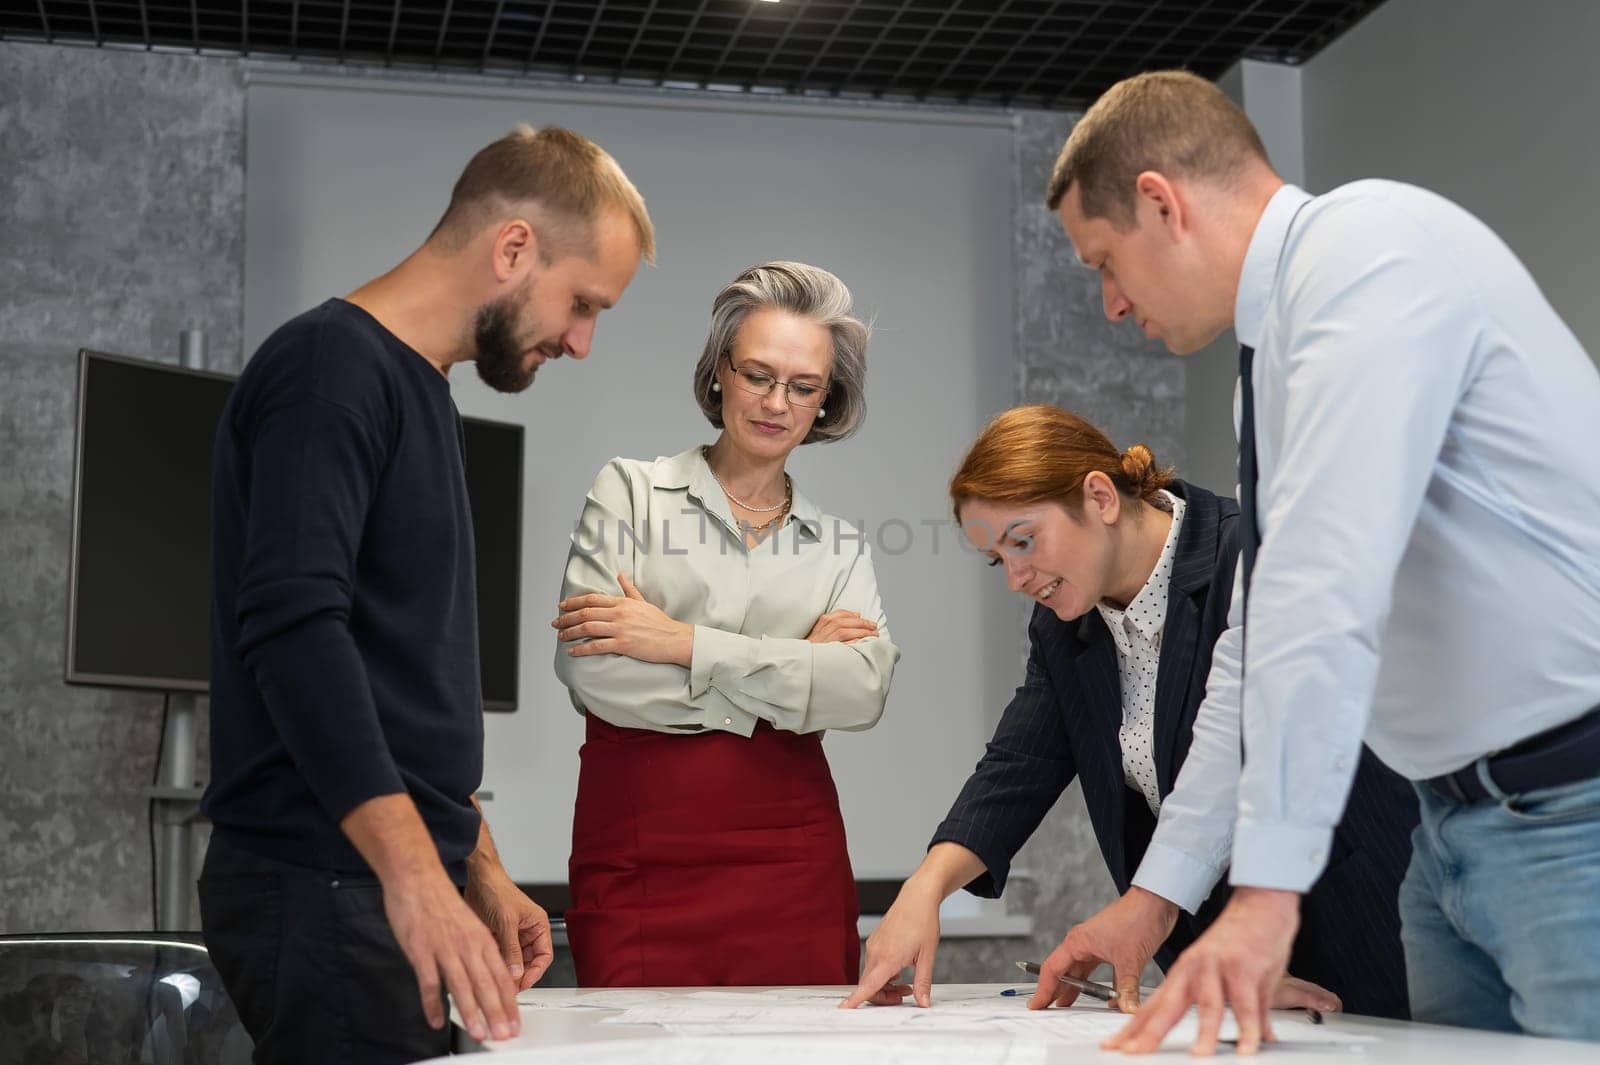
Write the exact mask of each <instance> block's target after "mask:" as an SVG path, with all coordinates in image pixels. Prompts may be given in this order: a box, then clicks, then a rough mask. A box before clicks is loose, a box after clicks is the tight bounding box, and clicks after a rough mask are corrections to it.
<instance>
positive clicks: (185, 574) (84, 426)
mask: <svg viewBox="0 0 1600 1065" xmlns="http://www.w3.org/2000/svg"><path fill="white" fill-rule="evenodd" d="M232 391H233V378H232V377H229V376H226V375H223V374H216V373H207V372H204V371H200V370H189V369H184V368H181V367H178V366H171V365H165V364H162V363H154V362H147V361H145V360H142V359H130V358H125V357H122V356H117V355H107V354H103V353H100V352H93V351H87V350H84V351H80V352H79V353H78V429H77V457H76V463H75V470H74V477H73V514H72V561H71V570H70V593H69V605H68V613H67V664H66V680H67V682H68V683H69V684H88V685H100V686H108V687H127V688H150V689H155V690H159V691H197V692H203V691H206V690H207V688H208V687H209V685H210V667H209V656H210V624H209V615H210V608H211V457H212V448H213V444H214V437H215V434H216V427H217V422H218V420H219V419H220V418H221V416H222V410H223V408H224V407H225V406H226V405H227V402H228V396H229V394H230V393H231V392H232ZM463 422H464V423H465V438H466V458H465V464H466V468H467V493H468V497H469V500H470V503H471V506H472V515H473V528H474V533H475V536H474V540H475V547H476V553H477V559H478V627H479V631H480V634H481V639H480V646H481V651H480V656H479V657H480V668H481V673H482V680H483V695H484V708H485V709H488V710H515V709H516V707H517V646H518V624H519V620H520V613H519V611H520V597H519V594H518V593H519V588H520V584H521V569H522V447H523V440H522V436H523V431H522V427H521V426H520V425H507V424H502V423H499V422H490V421H484V420H482V419H478V418H465V419H463Z"/></svg>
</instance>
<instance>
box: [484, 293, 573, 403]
mask: <svg viewBox="0 0 1600 1065" xmlns="http://www.w3.org/2000/svg"><path fill="white" fill-rule="evenodd" d="M531 287H532V283H531V282H530V283H529V288H531ZM528 295H529V291H528V290H527V289H524V290H523V291H522V292H518V293H514V294H512V295H510V296H505V297H502V298H501V299H497V300H495V301H494V302H493V303H486V304H484V305H483V306H482V307H479V308H478V318H477V321H476V322H475V323H474V324H473V342H474V344H475V346H476V348H477V353H478V354H477V359H476V360H475V362H476V364H477V367H478V377H479V379H480V380H482V381H483V383H484V384H486V385H488V386H489V387H490V388H492V389H494V390H495V391H496V392H521V391H522V390H523V389H525V388H527V387H528V386H529V385H531V384H533V375H534V373H535V370H536V368H534V367H529V366H527V365H526V360H525V358H524V352H526V351H527V347H526V346H525V345H524V344H523V343H522V342H520V341H519V340H518V339H517V333H518V329H517V325H518V322H517V308H518V307H521V306H524V305H525V304H526V302H527V298H528ZM527 332H533V333H537V332H538V324H537V323H533V328H532V329H530V330H528V331H527ZM539 347H540V348H541V350H545V349H547V347H548V346H547V345H544V344H541V345H539ZM545 354H546V355H548V356H550V357H555V356H554V355H552V354H551V352H549V351H548V350H545ZM555 354H559V352H556V353H555Z"/></svg>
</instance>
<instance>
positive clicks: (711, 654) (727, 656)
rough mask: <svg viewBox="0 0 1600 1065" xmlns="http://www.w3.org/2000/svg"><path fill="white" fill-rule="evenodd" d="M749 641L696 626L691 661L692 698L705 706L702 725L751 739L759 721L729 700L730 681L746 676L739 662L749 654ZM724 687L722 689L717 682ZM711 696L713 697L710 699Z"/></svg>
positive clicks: (735, 634)
mask: <svg viewBox="0 0 1600 1065" xmlns="http://www.w3.org/2000/svg"><path fill="white" fill-rule="evenodd" d="M747 647H748V641H747V640H746V639H745V638H744V637H742V636H739V635H738V634H737V633H732V632H723V631H722V630H721V629H714V628H712V627H711V626H709V625H696V626H695V627H694V651H693V653H692V654H691V655H690V658H689V698H691V699H694V700H696V701H697V702H700V703H702V705H704V704H706V703H709V705H705V717H703V718H702V719H701V722H700V723H701V724H702V725H704V726H705V727H706V728H708V729H716V730H718V731H720V732H736V733H738V734H739V735H741V736H749V735H750V734H751V733H752V732H754V731H755V730H756V722H757V720H759V719H758V718H757V717H756V716H755V715H754V714H752V713H750V712H748V711H746V710H742V709H740V708H739V707H737V706H735V705H734V704H733V701H732V700H731V699H729V698H728V690H730V689H733V685H732V684H731V683H729V681H730V679H731V678H735V677H739V676H743V674H744V672H745V669H746V667H745V666H744V665H742V664H741V663H740V662H739V661H738V660H739V659H740V658H741V657H742V656H743V655H744V654H745V653H746V648H747ZM719 681H721V682H722V685H721V686H719V684H718V682H719ZM708 693H710V695H711V698H710V699H709V700H707V698H706V697H707V695H708Z"/></svg>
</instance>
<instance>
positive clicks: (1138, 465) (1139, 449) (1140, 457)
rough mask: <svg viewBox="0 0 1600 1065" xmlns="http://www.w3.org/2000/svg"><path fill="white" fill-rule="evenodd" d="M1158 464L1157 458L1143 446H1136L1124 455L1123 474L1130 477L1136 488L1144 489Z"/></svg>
mask: <svg viewBox="0 0 1600 1065" xmlns="http://www.w3.org/2000/svg"><path fill="white" fill-rule="evenodd" d="M1155 464H1156V457H1155V456H1154V455H1152V454H1151V453H1150V449H1149V448H1147V447H1145V446H1144V445H1143V444H1135V445H1133V446H1132V447H1130V448H1129V449H1128V450H1126V451H1124V452H1123V453H1122V472H1123V473H1125V474H1127V475H1128V480H1130V481H1132V482H1133V485H1134V487H1135V488H1142V487H1144V483H1145V481H1146V480H1147V479H1148V478H1149V476H1150V471H1151V469H1153V468H1154V466H1155Z"/></svg>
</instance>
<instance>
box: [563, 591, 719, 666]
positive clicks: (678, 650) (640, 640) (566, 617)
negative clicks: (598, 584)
mask: <svg viewBox="0 0 1600 1065" xmlns="http://www.w3.org/2000/svg"><path fill="white" fill-rule="evenodd" d="M617 583H618V584H620V585H622V593H623V594H621V595H600V594H598V593H593V594H590V595H575V596H573V597H572V598H571V599H563V600H561V602H560V603H558V604H556V605H557V609H559V610H560V611H561V615H560V616H559V617H558V618H556V619H555V620H554V621H552V622H551V623H550V626H551V627H552V628H554V629H555V630H556V633H557V635H556V638H557V639H558V640H560V641H561V642H563V643H569V642H571V641H573V640H587V641H588V642H587V643H575V644H573V645H572V646H571V647H568V648H567V654H569V655H571V656H572V657H574V658H582V657H583V656H585V655H625V656H627V657H628V658H635V659H638V660H639V661H640V662H662V663H665V664H667V665H674V666H683V667H684V668H685V669H687V668H689V665H690V663H691V662H693V661H694V626H693V625H688V624H685V623H684V622H681V621H674V620H673V619H672V618H669V617H667V615H666V613H665V612H664V611H663V610H662V609H661V608H660V607H658V606H656V605H655V604H654V603H651V602H649V601H647V600H646V599H645V597H644V596H643V595H641V594H640V593H639V589H638V588H635V587H634V585H633V582H632V581H630V580H629V579H628V575H627V574H626V573H619V574H617Z"/></svg>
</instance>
